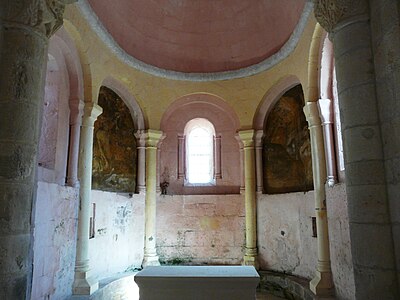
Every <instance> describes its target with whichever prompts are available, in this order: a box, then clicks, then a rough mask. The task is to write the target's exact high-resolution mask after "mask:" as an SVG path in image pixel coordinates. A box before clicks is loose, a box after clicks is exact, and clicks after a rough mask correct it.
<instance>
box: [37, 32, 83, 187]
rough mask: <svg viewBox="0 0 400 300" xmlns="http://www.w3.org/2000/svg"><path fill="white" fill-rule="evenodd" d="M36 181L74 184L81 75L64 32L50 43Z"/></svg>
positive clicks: (80, 106) (58, 33) (81, 89)
mask: <svg viewBox="0 0 400 300" xmlns="http://www.w3.org/2000/svg"><path fill="white" fill-rule="evenodd" d="M48 57H49V59H48V65H47V73H46V83H45V94H44V98H45V101H44V108H43V117H42V129H41V137H40V142H39V160H38V164H39V171H38V180H41V181H47V182H55V183H58V184H60V185H64V184H65V183H66V182H67V184H69V185H72V186H75V185H76V184H77V181H78V179H77V168H78V147H79V127H80V124H81V117H82V108H83V75H82V69H81V64H80V60H79V56H78V53H77V51H76V48H75V45H74V43H73V41H72V40H71V38H70V37H69V36H68V34H67V33H66V32H65V30H64V29H60V30H59V31H58V32H57V34H55V35H54V36H52V38H51V39H50V42H49V50H48Z"/></svg>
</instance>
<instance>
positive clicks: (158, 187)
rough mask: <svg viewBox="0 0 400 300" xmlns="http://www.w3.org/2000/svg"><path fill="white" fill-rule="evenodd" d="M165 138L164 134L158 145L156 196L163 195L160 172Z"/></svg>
mask: <svg viewBox="0 0 400 300" xmlns="http://www.w3.org/2000/svg"><path fill="white" fill-rule="evenodd" d="M165 137H166V135H165V134H163V135H162V136H161V138H160V140H159V141H158V144H157V162H156V165H157V170H156V174H157V176H156V178H157V181H156V194H158V195H159V194H160V193H161V186H160V180H161V170H160V169H161V168H160V167H161V144H162V142H163V140H164V139H165Z"/></svg>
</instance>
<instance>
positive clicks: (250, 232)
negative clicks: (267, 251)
mask: <svg viewBox="0 0 400 300" xmlns="http://www.w3.org/2000/svg"><path fill="white" fill-rule="evenodd" d="M239 136H240V138H241V140H242V141H243V146H244V148H243V151H244V170H245V172H244V177H245V211H246V248H245V256H244V261H243V264H244V265H251V266H254V267H256V268H258V261H257V216H256V178H255V176H256V171H255V157H254V140H253V137H254V130H246V131H240V132H239Z"/></svg>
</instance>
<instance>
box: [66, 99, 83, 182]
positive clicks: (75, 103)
mask: <svg viewBox="0 0 400 300" xmlns="http://www.w3.org/2000/svg"><path fill="white" fill-rule="evenodd" d="M83 106H84V104H83V102H81V101H80V99H73V100H70V118H69V119H70V126H69V128H70V129H69V130H70V133H69V136H70V138H69V159H68V177H67V184H68V185H69V186H73V187H77V186H79V181H78V159H79V138H80V133H81V132H80V129H81V124H82V114H83Z"/></svg>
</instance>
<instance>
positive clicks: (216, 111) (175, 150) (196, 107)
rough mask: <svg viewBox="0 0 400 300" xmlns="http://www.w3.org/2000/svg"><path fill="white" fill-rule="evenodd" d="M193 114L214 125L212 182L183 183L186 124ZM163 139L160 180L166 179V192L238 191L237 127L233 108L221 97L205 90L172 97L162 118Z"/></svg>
mask: <svg viewBox="0 0 400 300" xmlns="http://www.w3.org/2000/svg"><path fill="white" fill-rule="evenodd" d="M196 118H203V119H206V120H208V121H210V122H211V124H212V125H213V126H214V128H215V140H214V143H215V153H214V167H215V169H216V171H215V173H214V175H215V184H214V185H206V186H188V185H185V179H186V178H185V177H186V174H185V173H186V170H185V166H184V161H185V150H184V145H185V136H184V130H185V126H186V124H187V123H188V122H189V121H191V120H193V119H196ZM160 127H161V130H162V131H163V132H164V134H165V139H164V140H163V142H162V144H161V153H160V173H161V178H160V181H161V182H160V183H161V184H163V183H165V182H167V183H168V189H167V193H168V194H186V195H189V194H237V193H239V192H240V156H239V144H238V142H237V140H236V139H235V135H236V132H237V130H238V129H239V127H240V123H239V120H238V118H237V116H236V113H235V111H234V110H233V109H232V108H231V107H230V106H229V105H228V104H227V103H226V102H225V101H223V100H222V99H221V98H219V97H217V96H215V95H211V94H205V93H197V94H190V95H187V96H183V97H181V98H179V99H177V100H176V101H174V102H173V103H172V104H171V105H170V106H169V108H168V109H167V110H166V112H165V113H164V115H163V117H162V119H161V126H160Z"/></svg>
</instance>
